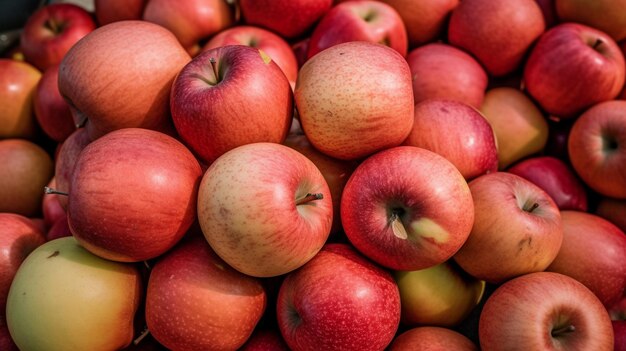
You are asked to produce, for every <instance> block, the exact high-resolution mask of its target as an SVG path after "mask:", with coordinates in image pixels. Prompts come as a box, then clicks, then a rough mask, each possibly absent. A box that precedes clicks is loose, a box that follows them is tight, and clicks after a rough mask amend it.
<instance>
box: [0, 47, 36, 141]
mask: <svg viewBox="0 0 626 351" xmlns="http://www.w3.org/2000/svg"><path fill="white" fill-rule="evenodd" d="M40 78H41V72H39V70H38V69H36V68H35V67H34V66H32V65H30V64H28V63H26V62H21V61H16V60H12V59H6V58H0V138H2V139H5V138H32V137H33V136H34V135H35V129H36V120H35V117H34V116H33V96H34V93H35V90H36V89H37V83H39V79H40Z"/></svg>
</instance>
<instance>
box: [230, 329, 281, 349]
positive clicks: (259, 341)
mask: <svg viewBox="0 0 626 351" xmlns="http://www.w3.org/2000/svg"><path fill="white" fill-rule="evenodd" d="M239 350H240V351H289V347H287V344H286V343H285V340H283V337H282V336H281V335H280V332H279V331H278V330H276V329H257V330H255V331H254V332H253V333H252V335H251V336H250V338H249V339H248V341H246V343H245V344H244V345H243V346H242V347H241V348H240V349H239Z"/></svg>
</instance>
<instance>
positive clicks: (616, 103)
mask: <svg viewBox="0 0 626 351" xmlns="http://www.w3.org/2000/svg"><path fill="white" fill-rule="evenodd" d="M624 113H626V101H624V100H613V101H606V102H602V103H599V104H596V105H594V106H593V107H591V108H590V109H588V110H586V111H585V112H584V113H583V114H582V115H580V117H578V118H577V119H576V121H575V122H574V125H573V126H572V129H571V131H570V134H569V139H568V144H567V150H568V154H569V158H570V161H571V163H572V166H573V167H574V169H575V170H576V173H577V174H578V175H579V176H580V178H581V179H582V180H583V182H585V184H587V185H588V186H589V187H590V188H592V189H593V190H595V191H596V192H598V193H600V194H602V195H605V196H609V197H614V198H619V199H626V171H625V170H624V164H625V163H626V123H624Z"/></svg>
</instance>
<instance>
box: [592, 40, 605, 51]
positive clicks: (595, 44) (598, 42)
mask: <svg viewBox="0 0 626 351" xmlns="http://www.w3.org/2000/svg"><path fill="white" fill-rule="evenodd" d="M602 44H604V42H603V41H602V39H600V38H598V39H596V42H595V43H593V48H594V49H597V48H598V47H599V46H600V45H602Z"/></svg>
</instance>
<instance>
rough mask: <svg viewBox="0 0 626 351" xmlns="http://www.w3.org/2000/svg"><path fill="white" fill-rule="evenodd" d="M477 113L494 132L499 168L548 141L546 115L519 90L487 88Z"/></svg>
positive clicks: (542, 146)
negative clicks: (487, 122)
mask: <svg viewBox="0 0 626 351" xmlns="http://www.w3.org/2000/svg"><path fill="white" fill-rule="evenodd" d="M480 112H481V113H482V114H483V116H484V117H485V118H487V120H488V121H489V124H491V127H492V128H493V131H494V133H495V134H496V139H497V145H498V168H499V169H500V170H503V169H506V168H507V167H509V166H510V165H511V164H513V163H514V162H516V161H519V160H521V159H522V158H525V157H528V156H530V155H533V154H536V153H538V152H540V151H541V150H543V148H544V146H545V145H546V143H547V141H548V133H549V131H548V122H547V121H546V118H545V117H544V116H543V114H542V112H541V110H539V108H538V107H537V106H536V105H535V103H534V102H533V101H532V100H531V99H530V98H529V97H528V96H527V95H526V94H524V92H522V91H521V90H519V89H514V88H510V87H498V88H492V89H490V90H488V91H487V92H486V93H485V99H484V100H483V104H482V106H481V107H480Z"/></svg>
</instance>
